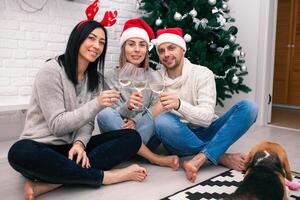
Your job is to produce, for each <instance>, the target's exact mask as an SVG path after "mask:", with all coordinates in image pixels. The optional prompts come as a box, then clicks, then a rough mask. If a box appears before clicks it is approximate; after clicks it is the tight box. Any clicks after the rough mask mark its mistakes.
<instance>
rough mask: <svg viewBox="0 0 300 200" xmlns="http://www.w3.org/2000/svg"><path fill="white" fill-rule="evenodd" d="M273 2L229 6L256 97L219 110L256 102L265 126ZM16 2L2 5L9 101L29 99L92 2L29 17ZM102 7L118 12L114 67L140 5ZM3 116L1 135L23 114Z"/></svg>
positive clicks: (1, 51)
mask: <svg viewBox="0 0 300 200" xmlns="http://www.w3.org/2000/svg"><path fill="white" fill-rule="evenodd" d="M272 1H273V0H264V1H260V0H243V1H241V0H230V1H229V6H230V9H231V15H232V16H233V17H234V18H235V19H236V22H235V23H234V25H235V26H237V27H238V29H239V32H238V35H237V42H239V43H240V44H241V46H242V47H243V51H244V52H245V53H246V58H245V59H246V65H247V67H248V71H249V75H248V76H246V78H245V83H246V84H247V85H248V86H250V88H251V89H252V92H251V93H249V94H244V93H241V94H239V95H235V96H234V97H233V98H232V99H229V100H227V101H226V103H225V107H224V108H220V107H218V108H217V110H218V112H220V113H222V112H224V111H226V110H227V109H228V108H229V107H230V106H232V105H233V104H234V103H235V102H237V101H238V100H239V99H244V98H248V99H253V100H255V101H256V102H257V103H258V104H259V106H260V108H261V112H260V114H259V118H258V120H257V123H258V124H263V123H264V122H263V118H264V116H263V114H264V110H265V106H266V100H265V99H266V98H264V96H265V87H266V83H267V81H268V80H266V78H265V77H264V76H265V73H266V68H267V66H268V64H270V62H269V63H268V62H267V61H266V59H267V56H268V54H267V51H268V48H267V47H268V45H269V43H268V42H267V41H266V40H268V35H267V34H266V31H268V28H267V26H268V25H269V18H268V17H269V15H268V13H269V12H270V10H269V7H268V5H269V4H270V2H272ZM17 2H21V1H19V0H0V101H1V100H2V99H3V98H5V97H7V96H13V97H16V96H24V95H30V92H31V89H30V86H31V83H32V81H33V79H34V75H35V74H36V72H37V70H38V68H39V64H40V63H41V62H42V61H44V60H45V59H47V58H48V57H52V56H55V55H58V54H61V53H62V52H63V51H64V48H65V43H66V40H67V37H68V35H69V33H70V31H71V29H72V28H73V26H74V25H75V24H76V23H78V22H79V21H80V20H82V19H84V18H85V16H84V9H85V7H86V4H87V2H88V0H86V1H85V0H77V1H73V2H72V1H66V0H48V2H47V4H46V6H45V9H44V10H43V11H41V12H38V13H35V14H28V13H25V12H24V11H22V10H21V9H20V7H19V6H18V4H17ZM27 2H30V3H32V4H33V5H35V6H36V7H39V6H40V5H41V3H42V2H44V1H41V0H27ZM80 2H81V3H80ZM100 2H101V5H100V9H101V10H100V11H99V15H100V16H102V14H103V13H104V10H107V9H113V8H116V9H118V10H119V19H118V22H117V25H116V26H114V27H113V28H109V40H110V41H109V45H108V46H109V50H108V56H107V66H109V65H110V66H113V65H115V64H116V58H117V57H118V53H119V45H118V38H119V35H120V31H121V27H122V24H123V23H124V21H125V20H126V19H128V18H130V17H134V16H136V0H126V1H125V0H110V1H108V0H102V1H100ZM84 3H85V4H84ZM23 6H24V5H23ZM100 18H101V17H100ZM100 18H98V19H100ZM271 60H272V59H271ZM9 114H10V113H9ZM3 115H4V114H3V113H2V114H1V113H0V130H1V132H3V131H4V132H10V131H11V130H9V131H7V129H5V128H4V129H3V128H2V127H3V125H5V127H7V124H8V122H10V123H13V122H14V120H15V119H16V118H17V117H18V116H19V115H18V114H16V113H11V114H10V115H9V117H6V116H5V117H4V116H3ZM14 116H15V117H14ZM1 117H2V118H1ZM15 132H17V131H15ZM0 139H1V138H0Z"/></svg>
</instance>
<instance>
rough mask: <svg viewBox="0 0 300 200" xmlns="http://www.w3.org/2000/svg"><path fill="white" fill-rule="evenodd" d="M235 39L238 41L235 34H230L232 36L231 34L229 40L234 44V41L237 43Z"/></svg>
mask: <svg viewBox="0 0 300 200" xmlns="http://www.w3.org/2000/svg"><path fill="white" fill-rule="evenodd" d="M235 41H236V37H235V36H234V35H231V34H230V36H229V42H230V43H232V44H233V43H235Z"/></svg>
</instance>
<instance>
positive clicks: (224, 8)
mask: <svg viewBox="0 0 300 200" xmlns="http://www.w3.org/2000/svg"><path fill="white" fill-rule="evenodd" d="M222 9H223V10H224V11H226V10H228V5H227V3H223V4H222Z"/></svg>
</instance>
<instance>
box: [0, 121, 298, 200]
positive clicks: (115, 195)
mask: <svg viewBox="0 0 300 200" xmlns="http://www.w3.org/2000/svg"><path fill="white" fill-rule="evenodd" d="M261 140H271V141H274V142H278V143H280V144H281V145H282V146H284V148H285V149H286V151H287V153H288V155H289V160H290V164H291V168H292V170H294V171H298V172H300V160H299V159H298V157H299V155H300V131H293V130H286V129H280V128H274V127H253V128H252V129H251V130H249V131H248V133H247V134H246V135H245V136H243V137H242V138H241V139H240V140H239V141H238V142H237V143H236V144H234V145H233V146H232V148H231V149H229V152H243V153H246V152H248V151H249V149H250V148H251V147H252V146H254V145H255V144H256V143H257V142H259V141H261ZM139 163H140V164H141V165H142V166H144V167H146V168H147V170H148V172H149V175H148V177H147V179H146V180H145V181H144V182H142V183H136V182H126V183H121V184H116V185H110V186H104V187H101V188H97V189H94V188H87V187H63V188H61V189H58V190H56V191H53V192H50V193H48V194H45V195H42V196H41V197H40V198H38V199H45V200H47V199H48V200H51V199H53V200H54V199H55V200H57V199H59V200H60V199H68V200H79V199H80V200H81V199H101V200H156V199H160V198H163V197H165V196H168V195H170V194H173V193H174V192H176V191H179V190H181V189H184V188H186V187H189V186H192V185H193V184H191V183H189V182H188V181H187V180H186V179H185V175H184V171H183V170H182V169H180V170H179V171H172V170H170V169H168V168H163V167H158V166H154V165H150V164H148V163H146V162H143V161H139ZM127 164H129V163H127ZM225 170H226V169H225V168H223V167H219V166H218V167H216V166H212V165H211V164H209V163H207V164H206V165H205V166H203V167H202V168H201V169H200V171H199V173H198V179H197V181H196V182H200V181H203V180H206V179H208V178H210V177H212V176H214V175H216V174H218V173H220V172H222V171H225ZM0 174H1V178H0V195H1V197H0V198H1V199H6V200H19V199H22V195H23V191H22V186H23V181H24V179H23V177H22V176H21V175H19V174H18V173H16V172H15V171H13V170H12V169H11V168H10V166H9V165H8V163H7V161H6V160H5V159H2V161H0Z"/></svg>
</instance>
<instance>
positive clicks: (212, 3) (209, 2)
mask: <svg viewBox="0 0 300 200" xmlns="http://www.w3.org/2000/svg"><path fill="white" fill-rule="evenodd" d="M216 2H217V0H208V4H209V5H211V6H214V5H215V4H216Z"/></svg>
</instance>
